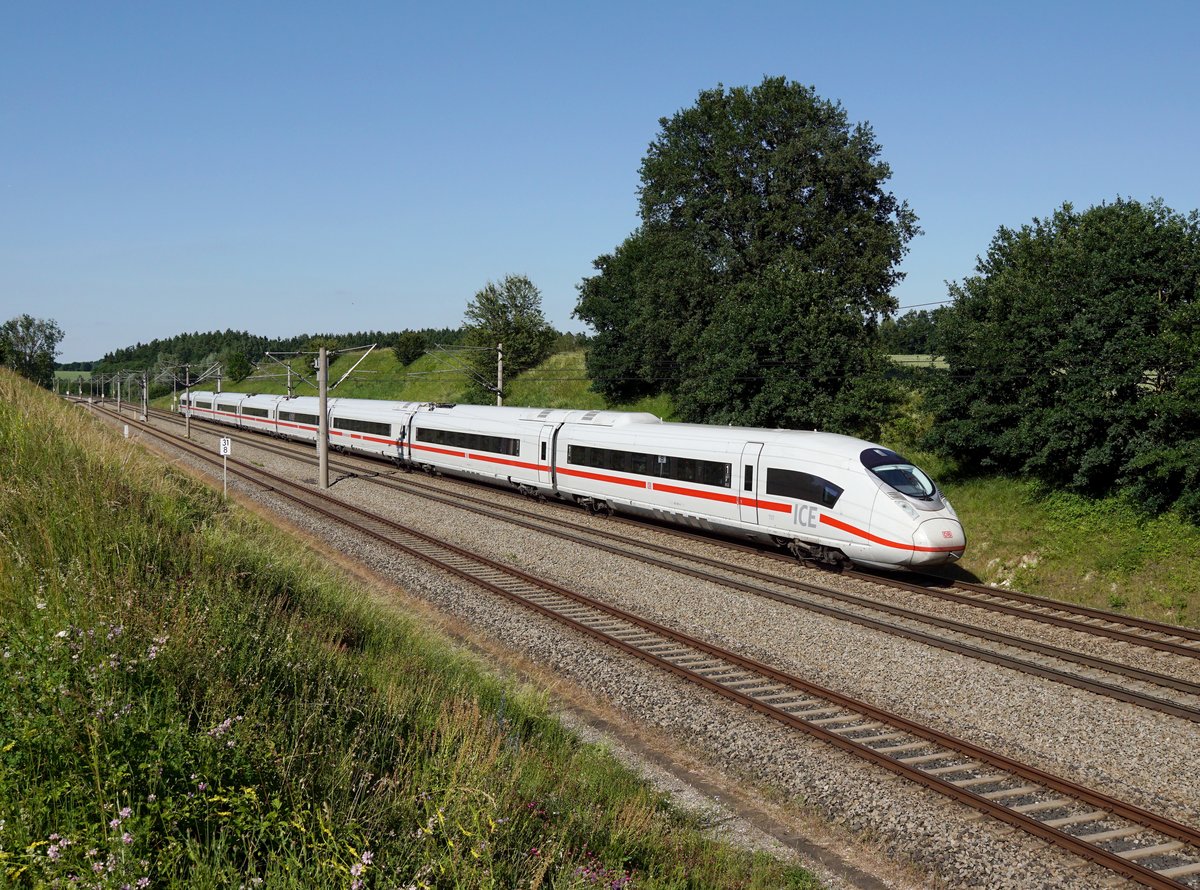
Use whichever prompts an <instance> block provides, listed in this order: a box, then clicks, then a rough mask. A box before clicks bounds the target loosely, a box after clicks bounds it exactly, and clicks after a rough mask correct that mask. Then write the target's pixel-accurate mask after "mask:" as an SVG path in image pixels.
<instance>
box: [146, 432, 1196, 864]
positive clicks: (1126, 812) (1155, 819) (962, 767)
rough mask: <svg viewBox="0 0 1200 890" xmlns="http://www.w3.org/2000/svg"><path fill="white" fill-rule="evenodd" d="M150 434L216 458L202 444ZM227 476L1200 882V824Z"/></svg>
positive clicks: (1068, 834) (1052, 836)
mask: <svg viewBox="0 0 1200 890" xmlns="http://www.w3.org/2000/svg"><path fill="white" fill-rule="evenodd" d="M137 426H138V427H139V428H142V429H143V430H144V431H145V432H146V433H148V434H149V435H152V436H156V437H158V438H160V439H161V440H163V441H166V442H168V443H169V444H171V445H173V446H174V447H177V448H181V449H183V450H185V451H187V452H189V453H190V454H191V455H193V456H194V457H196V458H199V459H200V460H203V461H205V462H208V463H210V464H212V465H213V466H214V467H217V466H219V465H220V459H219V458H217V457H215V456H214V455H212V454H211V452H209V451H208V450H206V449H204V448H201V447H199V446H196V445H194V444H192V443H190V442H184V441H181V440H179V439H178V438H177V437H174V436H170V435H169V434H167V433H164V432H162V431H160V430H157V429H155V428H154V427H152V426H149V425H146V424H140V423H137ZM229 464H230V472H232V473H233V474H234V475H236V476H239V477H241V478H243V479H245V480H247V481H249V482H251V483H252V484H255V485H257V486H262V487H264V488H266V489H268V490H270V491H271V492H272V493H274V494H276V495H278V496H280V497H283V498H286V499H287V500H289V501H291V502H293V503H295V504H297V505H299V506H301V507H302V508H304V509H306V510H309V511H311V512H313V513H315V514H317V515H319V516H321V517H323V518H324V519H326V520H328V521H330V522H336V523H338V524H340V525H342V526H344V527H347V528H350V529H353V530H354V531H356V532H358V533H360V534H362V535H364V536H367V537H369V538H370V539H372V540H375V541H377V542H379V543H381V544H384V545H386V546H388V547H391V548H393V549H395V550H398V551H400V552H403V553H406V554H408V555H410V556H412V557H415V558H418V559H420V560H422V561H424V562H426V563H428V564H430V565H433V566H435V567H437V568H439V569H441V570H443V571H446V572H449V573H451V574H453V575H455V576H457V577H459V578H461V579H463V580H464V581H467V582H468V583H470V584H473V585H476V586H478V587H480V588H482V589H485V590H487V591H490V592H491V593H494V594H496V595H497V596H501V597H503V598H505V599H507V600H510V601H512V602H515V603H518V604H520V605H522V606H524V607H526V608H528V609H530V610H532V611H534V612H537V613H538V614H541V615H543V616H546V617H548V618H552V619H553V620H555V621H557V622H559V623H561V624H563V625H565V626H567V627H569V628H571V629H573V630H575V631H577V632H579V633H581V634H585V635H587V636H589V637H591V638H593V639H595V640H599V641H601V642H603V643H605V644H607V645H609V646H612V647H614V648H616V649H618V650H620V651H623V652H625V653H627V654H630V655H633V656H635V657H637V658H639V659H641V660H643V661H645V662H647V663H650V664H652V665H654V666H655V667H657V668H660V669H661V670H664V671H667V672H669V673H671V674H673V675H675V676H677V677H681V678H683V679H685V680H687V681H689V682H691V683H694V684H697V685H698V686H700V687H703V688H705V689H708V690H710V691H712V692H714V693H716V694H719V695H721V696H723V697H725V698H726V699H729V700H731V701H734V702H737V703H739V704H741V705H743V706H745V707H747V708H749V709H751V710H754V711H756V712H758V713H760V714H763V715H765V716H767V717H770V718H771V719H773V720H775V721H776V722H778V723H780V724H782V725H784V726H787V727H791V728H793V729H796V730H800V731H803V732H805V733H807V734H809V735H811V736H815V737H817V738H820V739H823V740H824V741H826V742H828V743H829V744H831V745H835V746H837V747H838V748H840V749H842V750H844V751H848V752H850V753H852V754H854V755H855V756H857V757H860V758H862V759H864V760H866V761H869V762H871V763H874V764H876V765H877V766H880V767H883V768H885V769H888V770H889V771H891V772H893V773H896V774H897V775H900V776H903V777H905V778H907V779H910V780H912V781H914V782H917V783H919V784H920V785H923V786H925V787H927V788H929V789H932V790H934V791H937V792H939V793H941V794H943V795H945V796H947V797H949V798H951V799H954V800H957V801H960V802H962V803H965V804H967V805H969V806H971V807H973V808H975V809H976V810H979V811H980V812H983V813H986V814H988V815H990V816H992V817H994V818H996V819H999V820H1001V821H1003V822H1005V823H1007V824H1010V825H1012V826H1014V827H1017V828H1020V829H1021V830H1023V831H1026V832H1028V833H1030V834H1032V835H1034V836H1037V837H1040V838H1043V839H1044V840H1046V841H1049V842H1050V843H1052V844H1054V845H1056V846H1058V847H1060V848H1062V849H1065V850H1067V851H1069V852H1071V853H1074V854H1076V855H1080V856H1083V857H1085V858H1087V859H1089V860H1091V861H1093V862H1095V863H1097V864H1098V865H1101V866H1103V867H1105V868H1108V869H1110V870H1111V871H1113V872H1115V873H1117V874H1120V875H1123V876H1125V877H1127V878H1130V879H1132V880H1134V881H1137V882H1138V883H1141V884H1143V885H1144V886H1147V887H1156V888H1179V887H1191V888H1196V887H1200V830H1197V829H1195V828H1193V827H1191V826H1188V825H1184V824H1182V823H1179V822H1176V821H1174V820H1171V819H1168V818H1165V817H1163V816H1160V815H1157V814H1155V813H1153V812H1150V811H1148V810H1145V809H1142V808H1140V807H1137V806H1135V805H1133V804H1130V803H1127V802H1124V801H1121V800H1120V799H1118V798H1115V797H1113V796H1111V795H1106V794H1102V793H1099V792H1096V791H1094V790H1092V789H1089V788H1087V787H1085V786H1082V785H1080V784H1077V783H1074V782H1071V781H1068V780H1066V779H1063V778H1061V777H1058V776H1055V775H1052V774H1050V773H1048V772H1045V771H1042V770H1040V769H1037V768H1036V767H1032V766H1029V765H1026V764H1022V763H1020V762H1017V761H1015V760H1012V759H1010V758H1008V757H1005V756H1004V755H1001V754H998V753H996V752H992V751H989V750H987V749H984V748H982V747H979V746H976V745H973V744H971V743H969V742H965V741H963V740H961V739H957V738H955V737H953V736H950V735H948V734H945V733H941V732H938V731H936V730H933V729H930V728H929V727H926V726H922V725H920V724H918V723H916V722H914V721H911V720H908V719H906V718H903V717H901V716H898V715H895V714H891V713H889V712H887V711H885V710H882V709H880V708H876V707H874V706H872V705H870V704H867V703H865V702H861V701H856V700H854V699H852V698H849V697H847V696H843V695H841V694H839V693H837V692H835V691H833V690H830V689H824V688H822V687H820V686H817V685H815V684H812V683H809V682H807V681H805V680H803V679H801V678H799V677H795V676H792V675H789V674H787V673H785V672H783V671H780V670H777V669H776V668H773V667H771V666H770V665H767V664H764V663H762V662H758V661H755V660H753V659H750V658H747V657H745V656H742V655H739V654H737V653H734V652H731V651H728V650H726V649H724V648H722V647H719V646H715V645H713V644H711V643H709V642H707V641H705V640H701V639H699V638H696V637H694V636H690V635H687V634H683V633H680V632H679V631H676V630H674V629H672V628H669V627H666V626H664V625H661V624H657V623H655V622H653V621H649V620H647V619H645V618H641V617H639V616H637V615H634V614H632V613H629V612H627V611H624V610H622V609H619V608H616V607H614V606H612V605H609V604H607V603H604V602H602V601H599V600H596V599H594V598H592V597H589V596H587V595H585V594H582V593H580V592H578V591H574V590H570V589H568V588H565V587H562V586H560V585H558V584H555V583H553V582H550V581H547V580H545V579H541V578H537V577H535V576H533V575H531V574H528V573H526V572H523V571H520V570H518V569H515V568H512V567H510V566H505V565H503V564H501V563H498V562H496V561H493V560H491V559H488V558H486V557H482V556H479V555H477V554H474V553H471V552H470V551H468V550H466V549H465V548H462V547H459V546H457V545H454V544H450V543H448V542H444V541H440V540H438V539H436V538H434V537H433V536H430V535H427V534H425V533H422V532H419V531H417V530H415V529H411V528H408V527H406V526H404V525H401V524H399V523H396V522H394V521H392V520H390V519H387V518H385V517H382V516H379V515H377V514H374V513H371V512H369V511H367V510H363V509H361V508H358V507H355V506H353V505H350V504H347V503H345V502H343V501H341V500H339V499H337V498H334V497H332V496H329V495H326V494H322V493H320V492H318V491H315V490H313V489H312V488H310V487H309V486H306V485H304V484H302V483H298V482H294V481H292V480H290V479H287V478H284V477H282V476H279V475H277V474H274V473H270V472H268V471H266V470H263V469H260V468H258V467H255V466H253V465H252V464H250V463H247V462H244V461H241V460H238V459H230V461H229Z"/></svg>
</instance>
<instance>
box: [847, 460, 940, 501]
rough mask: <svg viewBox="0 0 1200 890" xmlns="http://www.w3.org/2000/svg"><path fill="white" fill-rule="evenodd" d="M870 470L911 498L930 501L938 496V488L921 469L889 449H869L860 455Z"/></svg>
mask: <svg viewBox="0 0 1200 890" xmlns="http://www.w3.org/2000/svg"><path fill="white" fill-rule="evenodd" d="M860 459H861V460H862V462H863V466H865V467H866V468H867V469H868V470H870V471H871V472H872V473H874V474H875V475H876V476H878V477H879V478H880V479H882V480H883V481H884V482H885V483H887V484H888V485H889V486H891V487H892V488H894V489H896V491H898V492H900V493H901V494H906V495H908V496H909V497H910V498H919V499H921V500H929V499H930V498H932V497H933V496H934V495H935V494H937V486H936V485H934V484H933V480H932V479H930V478H929V477H928V476H926V475H925V471H924V470H922V469H921V468H920V467H916V466H913V465H912V464H910V463H909V462H908V461H906V460H905V459H904V458H903V457H901V456H900V455H899V454H897V453H896V452H894V451H890V450H888V449H887V448H868V449H867V450H866V451H864V452H863V453H862V454H861V455H860Z"/></svg>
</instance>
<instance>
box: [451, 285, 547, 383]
mask: <svg viewBox="0 0 1200 890" xmlns="http://www.w3.org/2000/svg"><path fill="white" fill-rule="evenodd" d="M463 330H464V332H465V336H464V342H465V345H467V346H471V347H475V348H476V349H477V350H479V353H478V360H477V361H476V363H475V364H476V366H477V370H478V372H479V374H480V376H481V377H482V378H483V379H489V378H490V379H494V378H495V373H496V354H495V352H489V350H494V349H495V348H496V346H497V345H498V344H502V345H503V347H504V373H505V375H506V376H509V375H512V374H517V373H519V372H520V371H524V370H526V369H528V368H532V367H533V366H534V365H536V364H538V363H539V362H541V361H542V360H543V359H544V358H546V356H547V355H548V354H549V352H550V346H551V344H552V343H553V342H554V339H555V336H556V334H555V332H554V328H553V327H551V326H550V324H549V323H548V322H547V321H546V317H545V316H544V315H543V314H542V294H541V291H539V290H538V289H537V288H536V287H535V286H534V284H533V282H532V281H530V280H529V279H528V278H527V277H525V276H524V275H506V276H505V277H504V279H503V280H502V281H500V282H499V283H496V282H492V281H489V282H488V283H487V284H486V285H484V287H483V288H481V289H480V290H478V291H477V292H476V293H475V296H474V297H473V298H472V299H471V302H470V303H468V304H467V309H466V312H465V313H464V321H463Z"/></svg>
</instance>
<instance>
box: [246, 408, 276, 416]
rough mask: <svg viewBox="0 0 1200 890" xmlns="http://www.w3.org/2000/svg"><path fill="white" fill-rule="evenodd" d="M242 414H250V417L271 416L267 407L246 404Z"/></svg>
mask: <svg viewBox="0 0 1200 890" xmlns="http://www.w3.org/2000/svg"><path fill="white" fill-rule="evenodd" d="M242 414H246V415H249V416H250V417H269V416H270V413H269V412H268V411H267V409H266V408H246V407H244V406H243V408H242Z"/></svg>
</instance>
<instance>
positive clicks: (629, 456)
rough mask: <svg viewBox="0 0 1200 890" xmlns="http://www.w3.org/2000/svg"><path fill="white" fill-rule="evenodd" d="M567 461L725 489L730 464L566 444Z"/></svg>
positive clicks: (579, 465) (580, 465) (581, 465)
mask: <svg viewBox="0 0 1200 890" xmlns="http://www.w3.org/2000/svg"><path fill="white" fill-rule="evenodd" d="M567 463H570V464H575V465H576V466H578V467H595V468H596V469H598V470H616V471H617V472H619V473H634V474H636V475H638V476H656V477H658V478H660V479H675V480H677V481H679V482H696V483H699V484H700V485H716V486H719V487H721V488H729V477H730V473H731V471H732V465H731V464H724V463H719V462H718V461H714V460H698V459H696V458H691V457H671V456H669V455H665V454H642V453H640V452H636V451H617V450H615V449H612V448H592V447H591V446H588V445H568V446H567Z"/></svg>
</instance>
